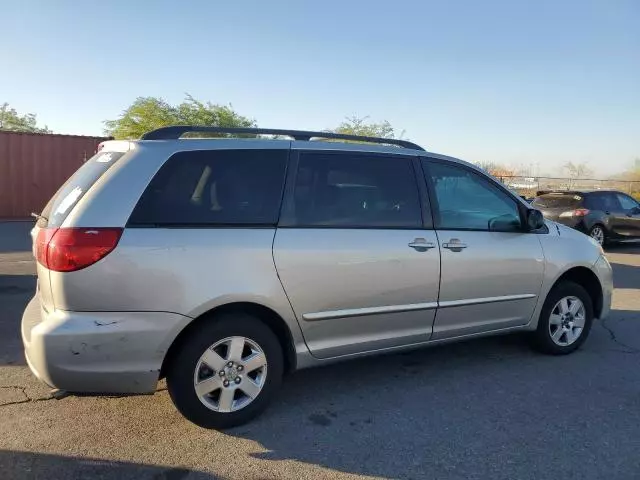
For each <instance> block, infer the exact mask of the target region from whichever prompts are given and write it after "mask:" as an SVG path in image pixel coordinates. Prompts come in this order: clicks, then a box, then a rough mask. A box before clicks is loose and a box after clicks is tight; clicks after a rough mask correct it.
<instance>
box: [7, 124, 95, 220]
mask: <svg viewBox="0 0 640 480" xmlns="http://www.w3.org/2000/svg"><path fill="white" fill-rule="evenodd" d="M103 140H106V139H105V138H101V137H81V136H75V135H49V134H37V133H18V132H6V131H0V218H24V217H29V215H30V213H31V212H40V211H42V209H43V208H44V206H45V205H46V203H47V202H48V201H49V199H50V198H51V196H52V195H53V194H54V193H55V192H56V190H58V188H59V187H60V185H62V184H63V183H64V182H65V180H66V179H67V178H69V177H70V176H71V174H72V173H73V172H75V171H76V170H77V169H78V167H80V165H82V163H83V162H84V161H85V160H86V159H88V158H90V157H91V156H92V155H93V154H94V153H95V152H96V148H97V147H98V144H99V143H100V142H102V141H103Z"/></svg>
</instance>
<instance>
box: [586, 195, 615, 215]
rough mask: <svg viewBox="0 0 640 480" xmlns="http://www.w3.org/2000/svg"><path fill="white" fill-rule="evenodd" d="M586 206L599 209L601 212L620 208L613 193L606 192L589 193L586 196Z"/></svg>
mask: <svg viewBox="0 0 640 480" xmlns="http://www.w3.org/2000/svg"><path fill="white" fill-rule="evenodd" d="M587 198H588V201H587V204H586V206H587V208H590V209H591V210H601V211H603V212H616V211H618V210H620V208H621V207H620V204H619V203H618V199H617V198H616V196H615V194H613V193H608V192H601V193H591V194H589V196H588V197H587Z"/></svg>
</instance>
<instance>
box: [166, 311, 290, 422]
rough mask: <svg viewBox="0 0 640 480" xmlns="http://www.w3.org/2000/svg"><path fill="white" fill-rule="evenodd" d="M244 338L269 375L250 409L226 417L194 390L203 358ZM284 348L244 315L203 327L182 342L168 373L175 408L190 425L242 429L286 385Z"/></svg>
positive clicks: (215, 320) (261, 325) (225, 316)
mask: <svg viewBox="0 0 640 480" xmlns="http://www.w3.org/2000/svg"><path fill="white" fill-rule="evenodd" d="M233 336H242V337H245V338H247V339H250V340H252V341H253V342H255V343H256V344H258V346H260V348H261V349H262V351H263V352H264V355H265V357H266V359H267V375H266V378H265V383H264V386H263V387H262V390H261V391H260V393H259V394H258V396H257V397H256V398H255V399H254V400H253V401H252V402H251V403H249V404H248V405H247V406H246V407H244V408H241V409H240V410H237V411H235V412H229V413H222V412H217V411H215V410H212V409H210V408H208V407H206V406H205V405H204V404H203V403H202V402H201V401H200V399H199V398H198V395H197V394H196V391H195V388H194V382H193V379H194V373H195V369H196V365H197V363H198V361H199V359H200V357H201V355H202V354H203V353H204V352H205V351H206V350H207V349H208V348H209V347H211V346H212V345H214V344H215V343H216V342H218V341H220V340H222V339H225V338H227V337H233ZM283 372H284V359H283V356H282V346H281V345H280V342H279V341H278V337H276V335H275V334H274V333H273V331H272V330H271V329H270V328H269V327H268V326H266V325H265V324H264V323H263V322H261V321H260V320H259V319H257V318H255V317H253V316H250V315H247V314H243V313H229V314H221V315H218V316H215V317H213V318H210V319H208V321H205V322H203V323H200V324H199V325H198V326H197V327H195V328H194V329H193V330H192V331H191V332H190V334H189V335H188V336H187V337H186V338H184V339H182V341H181V343H180V345H179V347H178V350H177V352H176V354H175V355H174V356H173V358H172V359H171V363H170V364H169V367H168V369H167V389H168V390H169V395H170V396H171V400H172V401H173V404H174V405H175V406H176V408H177V409H178V411H179V412H180V413H181V414H182V415H183V416H184V417H185V418H187V419H188V420H189V421H191V422H193V423H195V424H196V425H198V426H200V427H203V428H213V429H225V428H231V427H236V426H238V425H242V424H244V423H246V422H248V421H249V420H251V419H253V418H254V417H256V416H257V415H258V414H260V413H261V412H262V411H263V410H264V409H265V408H266V407H267V405H268V403H269V402H270V400H271V399H272V398H273V396H274V394H275V393H276V392H277V391H278V389H279V387H280V384H281V383H282V376H283Z"/></svg>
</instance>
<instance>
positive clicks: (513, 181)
mask: <svg viewBox="0 0 640 480" xmlns="http://www.w3.org/2000/svg"><path fill="white" fill-rule="evenodd" d="M497 178H498V180H500V181H501V182H502V183H504V184H505V185H506V186H507V187H509V188H510V189H512V190H515V191H517V192H518V194H520V195H523V196H526V197H534V196H535V195H536V192H538V191H541V190H618V191H621V192H625V193H628V194H629V195H632V196H634V197H635V198H637V199H640V181H639V180H610V179H599V178H568V177H564V178H563V177H526V176H505V175H503V176H498V177H497Z"/></svg>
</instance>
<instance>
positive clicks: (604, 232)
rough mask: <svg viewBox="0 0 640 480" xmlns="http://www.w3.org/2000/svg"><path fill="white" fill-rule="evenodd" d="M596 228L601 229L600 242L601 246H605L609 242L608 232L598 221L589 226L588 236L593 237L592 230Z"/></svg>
mask: <svg viewBox="0 0 640 480" xmlns="http://www.w3.org/2000/svg"><path fill="white" fill-rule="evenodd" d="M597 228H599V229H600V230H601V231H602V243H601V244H600V245H601V246H603V247H604V246H606V245H608V244H609V234H608V233H607V229H606V228H604V225H602V224H600V223H596V224H595V225H594V226H593V227H591V229H590V230H589V236H590V237H591V238H594V239H595V237H594V236H593V232H594V230H596V229H597Z"/></svg>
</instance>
